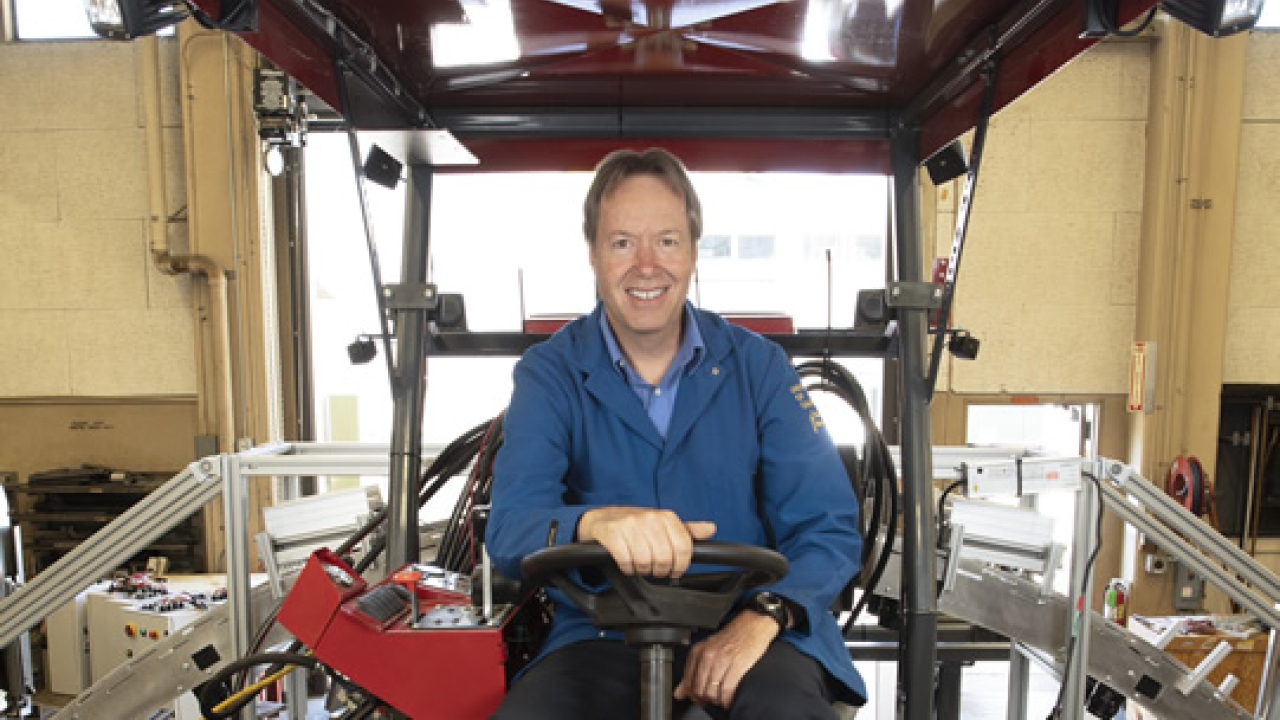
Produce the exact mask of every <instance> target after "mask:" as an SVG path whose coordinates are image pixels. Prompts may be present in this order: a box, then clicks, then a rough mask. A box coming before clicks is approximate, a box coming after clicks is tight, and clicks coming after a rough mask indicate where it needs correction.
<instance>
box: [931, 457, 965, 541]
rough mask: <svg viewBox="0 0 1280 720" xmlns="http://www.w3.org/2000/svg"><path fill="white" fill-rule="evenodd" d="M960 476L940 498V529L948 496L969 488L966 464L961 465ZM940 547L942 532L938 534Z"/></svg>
mask: <svg viewBox="0 0 1280 720" xmlns="http://www.w3.org/2000/svg"><path fill="white" fill-rule="evenodd" d="M960 474H961V478H960V479H959V480H956V481H955V482H953V483H951V484H950V485H948V486H947V489H946V490H943V491H942V497H940V498H938V526H939V529H941V526H942V512H943V508H945V507H946V505H947V496H948V495H950V494H951V493H952V492H954V491H955V490H956V488H960V487H966V488H967V487H968V485H969V478H968V474H969V473H968V469H967V468H966V467H965V466H964V464H961V465H960ZM938 547H942V533H941V532H939V533H938Z"/></svg>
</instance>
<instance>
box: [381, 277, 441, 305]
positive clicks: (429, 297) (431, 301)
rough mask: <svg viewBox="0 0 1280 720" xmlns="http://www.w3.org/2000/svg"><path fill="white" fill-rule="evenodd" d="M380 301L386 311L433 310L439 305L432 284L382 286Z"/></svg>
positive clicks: (437, 296) (434, 287)
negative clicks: (383, 303)
mask: <svg viewBox="0 0 1280 720" xmlns="http://www.w3.org/2000/svg"><path fill="white" fill-rule="evenodd" d="M382 299H383V300H384V301H385V303H386V307H387V309H388V310H435V309H436V307H437V306H439V304H440V297H439V295H438V294H437V293H436V286H435V285H434V284H432V283H421V284H417V283H414V284H408V285H405V284H399V283H388V284H386V285H383V286H382Z"/></svg>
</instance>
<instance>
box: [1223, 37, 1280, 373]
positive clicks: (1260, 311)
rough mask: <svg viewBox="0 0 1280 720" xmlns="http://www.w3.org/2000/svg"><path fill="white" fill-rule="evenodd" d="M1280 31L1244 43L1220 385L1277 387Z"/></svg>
mask: <svg viewBox="0 0 1280 720" xmlns="http://www.w3.org/2000/svg"><path fill="white" fill-rule="evenodd" d="M1277 67H1280V31H1270V32H1257V33H1254V35H1253V36H1252V37H1251V38H1250V40H1249V55H1248V66H1247V69H1246V71H1245V90H1244V111H1243V118H1244V119H1243V122H1244V126H1243V127H1242V128H1241V133H1240V174H1239V186H1238V187H1239V189H1238V193H1239V194H1238V196H1237V198H1236V227H1235V237H1234V238H1233V244H1232V246H1231V295H1230V301H1229V302H1230V306H1229V308H1228V311H1227V346H1226V348H1225V352H1226V354H1225V358H1224V367H1223V375H1224V377H1223V379H1224V380H1225V381H1226V382H1229V383H1265V384H1276V383H1280V213H1278V212H1277V210H1278V209H1280V206H1278V205H1277V202H1276V201H1277V198H1280V77H1277V75H1276V72H1275V69H1276V68H1277Z"/></svg>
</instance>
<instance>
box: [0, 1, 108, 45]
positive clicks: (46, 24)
mask: <svg viewBox="0 0 1280 720" xmlns="http://www.w3.org/2000/svg"><path fill="white" fill-rule="evenodd" d="M13 14H14V25H15V26H16V31H15V33H14V34H15V35H16V36H17V37H18V39H19V40H65V39H75V38H95V39H96V38H97V37H98V36H97V35H96V34H94V32H93V28H91V27H89V18H88V16H87V15H85V12H84V1H83V0H13Z"/></svg>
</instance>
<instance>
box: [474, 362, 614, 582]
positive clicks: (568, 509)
mask: <svg viewBox="0 0 1280 720" xmlns="http://www.w3.org/2000/svg"><path fill="white" fill-rule="evenodd" d="M553 357H554V356H553V355H552V354H551V353H539V352H537V351H536V350H535V351H530V352H529V353H526V355H525V357H523V358H522V359H521V360H520V361H519V362H518V363H517V364H516V368H515V374H514V380H515V387H514V390H513V391H512V394H511V402H510V404H509V406H508V407H507V414H506V418H505V420H504V422H503V436H504V440H503V443H502V448H501V449H500V450H499V451H498V457H497V459H496V461H495V463H494V472H493V492H492V496H491V508H490V514H489V523H488V528H487V530H486V532H485V542H486V544H487V547H488V551H489V556H490V558H491V559H492V560H493V563H494V566H495V567H496V568H497V569H498V572H500V573H501V574H502V575H504V576H506V577H509V578H513V579H518V578H521V574H520V561H521V560H523V559H524V557H525V556H526V555H528V554H529V553H531V552H533V551H535V550H538V549H540V548H543V547H547V546H549V545H564V544H567V543H571V542H573V541H574V537H575V534H576V532H577V527H578V519H579V518H580V517H581V516H582V513H584V512H586V511H587V510H588V509H589V508H590V506H585V505H568V504H566V502H565V499H564V498H565V474H566V473H567V472H568V471H569V459H570V452H571V450H572V448H571V447H570V443H571V426H570V422H571V419H570V416H571V413H570V397H571V391H570V389H569V388H568V387H567V386H566V382H567V380H566V378H567V377H568V376H567V374H566V373H564V372H563V370H560V371H559V372H558V371H557V370H558V369H557V368H556V366H555V362H554V361H553Z"/></svg>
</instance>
